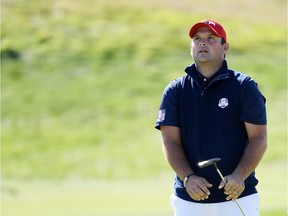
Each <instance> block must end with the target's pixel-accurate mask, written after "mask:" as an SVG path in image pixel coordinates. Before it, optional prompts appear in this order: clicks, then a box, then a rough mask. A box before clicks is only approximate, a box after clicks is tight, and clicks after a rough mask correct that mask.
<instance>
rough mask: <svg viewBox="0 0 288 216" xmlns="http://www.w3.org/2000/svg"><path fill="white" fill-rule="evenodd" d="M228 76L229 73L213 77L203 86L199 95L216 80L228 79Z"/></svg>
mask: <svg viewBox="0 0 288 216" xmlns="http://www.w3.org/2000/svg"><path fill="white" fill-rule="evenodd" d="M228 78H229V74H222V75H220V76H217V77H215V78H214V79H213V80H211V82H210V83H209V84H208V85H207V86H206V87H204V88H203V90H202V92H201V96H203V95H204V93H205V91H206V89H207V88H209V86H211V85H212V84H213V83H215V82H218V81H220V80H224V79H228ZM198 85H199V84H198Z"/></svg>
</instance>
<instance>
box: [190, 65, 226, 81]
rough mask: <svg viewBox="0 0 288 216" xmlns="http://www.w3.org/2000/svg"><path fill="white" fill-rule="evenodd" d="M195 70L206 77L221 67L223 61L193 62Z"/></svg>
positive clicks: (209, 76)
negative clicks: (216, 62)
mask: <svg viewBox="0 0 288 216" xmlns="http://www.w3.org/2000/svg"><path fill="white" fill-rule="evenodd" d="M195 65H196V68H197V70H198V71H199V72H200V73H201V74H202V75H203V76H205V77H206V78H211V77H212V76H213V75H214V74H215V73H216V72H217V71H219V69H220V68H221V67H222V65H223V62H221V63H218V64H215V63H214V64H212V63H201V62H200V63H195Z"/></svg>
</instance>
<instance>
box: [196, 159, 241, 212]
mask: <svg viewBox="0 0 288 216" xmlns="http://www.w3.org/2000/svg"><path fill="white" fill-rule="evenodd" d="M220 160H221V158H211V159H209V160H206V161H201V162H199V163H198V166H199V167H200V168H204V167H207V166H210V165H212V164H213V165H214V167H215V169H216V171H217V173H218V174H219V176H220V177H221V179H222V181H223V182H224V184H225V185H226V181H225V179H224V177H223V175H222V173H221V172H220V170H219V168H218V166H217V162H219V161H220ZM235 202H236V204H237V206H238V208H239V209H240V211H241V213H242V215H243V216H245V213H244V211H243V209H242V208H241V206H240V204H239V203H238V201H237V200H235Z"/></svg>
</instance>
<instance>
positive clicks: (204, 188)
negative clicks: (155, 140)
mask: <svg viewBox="0 0 288 216" xmlns="http://www.w3.org/2000/svg"><path fill="white" fill-rule="evenodd" d="M210 187H212V184H210V183H209V182H208V181H207V180H206V179H205V178H202V177H200V176H197V175H193V176H191V177H190V178H189V179H188V180H187V182H186V191H187V192H188V194H189V195H190V197H191V198H192V199H193V200H196V201H200V200H205V199H208V197H209V195H210V191H209V189H208V188H210Z"/></svg>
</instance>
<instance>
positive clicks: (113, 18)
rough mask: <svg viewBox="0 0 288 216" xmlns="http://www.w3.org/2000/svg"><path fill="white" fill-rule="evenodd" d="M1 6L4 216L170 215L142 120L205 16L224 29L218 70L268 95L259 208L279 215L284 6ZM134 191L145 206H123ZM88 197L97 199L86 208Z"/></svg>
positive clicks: (155, 136)
mask: <svg viewBox="0 0 288 216" xmlns="http://www.w3.org/2000/svg"><path fill="white" fill-rule="evenodd" d="M1 4H2V5H1V6H2V8H1V13H2V17H1V18H2V21H1V22H2V23H1V27H2V28H1V57H2V58H1V60H2V61H1V72H2V73H1V87H2V89H1V90H2V91H1V102H2V107H1V126H2V128H1V129H2V131H1V132H2V137H1V138H2V144H1V165H2V167H1V179H2V181H3V188H2V189H3V191H4V193H3V194H4V196H5V197H4V198H5V199H4V203H5V205H3V206H5V209H4V210H5V212H6V213H7V216H13V215H19V214H20V213H23V214H24V213H25V214H26V215H29V216H32V215H40V212H41V211H42V212H41V215H44V212H46V214H47V215H56V214H57V209H59V211H60V210H61V211H62V212H61V214H60V215H61V216H62V215H63V216H65V214H66V215H69V216H71V215H72V216H73V214H74V215H79V214H77V212H78V213H79V212H85V213H86V214H85V215H90V214H91V215H92V214H94V215H95V214H96V215H115V212H116V211H117V209H120V210H119V214H117V215H123V216H124V215H125V216H129V215H136V214H135V212H137V215H140V213H142V212H143V215H149V216H152V215H153V214H154V215H158V216H159V215H168V214H171V210H170V209H169V207H168V198H169V194H170V192H171V190H172V184H171V182H172V177H171V176H170V174H172V172H171V170H170V168H169V167H168V165H167V163H166V161H165V160H164V158H163V156H162V149H161V136H160V134H159V132H158V131H156V130H155V129H154V128H153V125H154V121H155V118H156V115H157V110H158V106H159V102H160V99H161V94H162V91H163V89H164V88H165V86H166V85H167V84H168V83H169V81H170V80H172V79H174V78H176V77H179V76H181V75H182V74H183V68H184V67H185V66H186V65H188V64H190V63H191V57H190V56H189V38H188V29H189V28H190V26H191V25H192V23H194V22H196V21H199V20H201V19H204V18H207V17H211V18H213V19H214V18H215V19H216V20H219V21H220V22H221V23H223V25H224V26H225V28H226V30H227V34H228V41H229V43H230V50H229V53H228V55H227V60H228V62H229V66H230V67H231V68H233V69H235V70H238V71H241V72H244V73H247V74H249V75H251V76H252V77H253V78H254V79H255V80H256V81H257V82H258V84H259V87H260V88H261V90H262V92H263V94H264V95H265V97H266V99H267V110H268V132H269V137H268V138H269V147H268V150H267V153H266V155H265V157H264V159H263V163H261V166H262V167H263V168H260V171H259V175H260V177H259V178H260V180H261V179H263V180H262V181H263V185H265V186H261V184H260V185H259V189H261V190H260V192H262V195H263V197H264V199H263V204H262V205H263V208H262V209H263V215H264V216H266V215H273V216H274V215H284V214H285V203H282V201H281V200H286V199H285V198H286V196H285V194H286V190H282V189H283V188H285V187H286V186H285V182H286V181H284V180H285V179H287V178H286V176H285V175H284V172H285V171H284V170H286V169H287V166H286V162H287V151H286V150H287V147H286V146H287V128H286V126H287V23H286V22H285V20H286V18H287V17H286V9H285V8H287V7H286V4H287V3H286V2H285V1H282V0H277V1H274V2H273V3H270V2H269V3H266V4H264V3H263V1H261V0H255V1H253V3H252V2H251V1H250V0H249V1H248V0H241V1H233V2H231V1H221V2H219V1H218V2H217V4H216V5H217V10H215V7H216V6H215V1H214V0H211V2H210V3H207V2H205V3H204V2H203V3H200V2H199V4H197V10H196V9H195V5H192V4H191V2H190V1H189V0H183V1H181V2H178V1H173V0H169V1H165V2H163V1H161V2H158V1H154V0H148V1H141V2H140V1H139V2H138V1H132V0H121V1H117V2H114V1H108V0H107V1H104V0H99V1H92V0H83V1H68V0H61V1H47V0H39V1H35V2H31V1H24V0H9V1H2V2H1ZM151 11H152V12H151ZM243 14H245V16H244V15H243ZM263 14H266V15H265V16H263ZM268 14H269V15H268ZM266 168H267V169H268V168H269V170H272V174H273V175H268V172H266ZM167 173H168V174H167ZM163 176H165V178H164V180H163ZM166 177H167V178H168V179H166ZM71 179H72V180H71ZM73 179H77V181H74V180H73ZM154 179H156V180H158V181H156V182H153V180H154ZM94 180H95V181H94ZM264 180H265V181H264ZM87 181H88V182H90V181H92V183H91V184H90V183H89V184H88V185H86V182H87ZM106 181H108V183H105V182H106ZM127 181H128V182H127ZM163 181H164V183H163ZM275 181H276V182H277V184H276V183H275V185H276V186H275V185H274V182H275ZM29 182H32V183H31V184H30V183H29ZM33 182H34V183H33ZM70 182H72V183H70ZM75 182H76V184H77V185H76V186H75V185H74V184H75ZM125 182H127V184H125ZM162 183H163V184H162ZM66 184H67V185H66ZM71 184H72V185H71ZM142 185H143V186H142ZM138 187H141V189H138ZM53 188H56V189H55V190H53ZM147 188H148V189H147ZM158 188H159V191H158ZM32 189H33V190H32ZM34 189H35V190H36V191H34ZM121 189H122V190H123V191H124V192H123V191H121ZM58 190H59V192H57V191H58ZM115 190H116V191H117V192H115V193H114V191H115ZM155 191H157V193H156V194H154V192H155ZM14 192H15V194H14ZM96 192H97V195H95V194H96ZM51 193H52V194H51ZM53 193H54V194H53ZM98 193H101V194H102V196H98ZM138 193H141V194H143V196H140V200H141V201H142V203H145V204H146V205H141V204H140V203H141V202H139V203H138V201H137V203H135V204H133V205H132V207H131V206H130V205H129V204H127V203H130V202H132V201H134V200H135V196H137V195H138ZM13 194H14V195H13ZM74 194H75V196H73V195H74ZM103 194H104V195H103ZM270 194H271V196H270ZM76 195H78V198H77V197H76ZM73 197H74V198H73ZM279 197H281V199H280V198H279ZM121 198H123V199H121ZM101 199H102V200H101ZM110 199H111V200H112V201H114V203H115V205H116V207H115V209H114V208H110V207H111V206H110V203H109V202H108V200H110ZM63 200H67V201H65V202H64V201H63ZM278 200H280V201H278ZM61 201H63V202H61ZM96 201H97V202H100V203H101V205H98V207H97V208H96V209H95V208H94V204H95V203H97V202H96ZM118 202H119V204H118ZM60 203H61V206H59V205H60ZM15 204H17V206H18V207H19V208H13V206H15ZM77 204H79V206H78V205H77ZM26 206H31V208H27V207H26ZM147 206H149V208H148V207H147ZM72 207H73V208H72ZM71 208H72V209H71ZM77 208H78V210H77ZM44 209H45V211H44ZM73 209H74V210H73ZM31 211H34V212H31ZM117 212H118V211H117ZM139 212H140V213H139ZM277 212H278V213H277ZM81 215H83V214H81ZM261 216H262V215H261Z"/></svg>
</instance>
